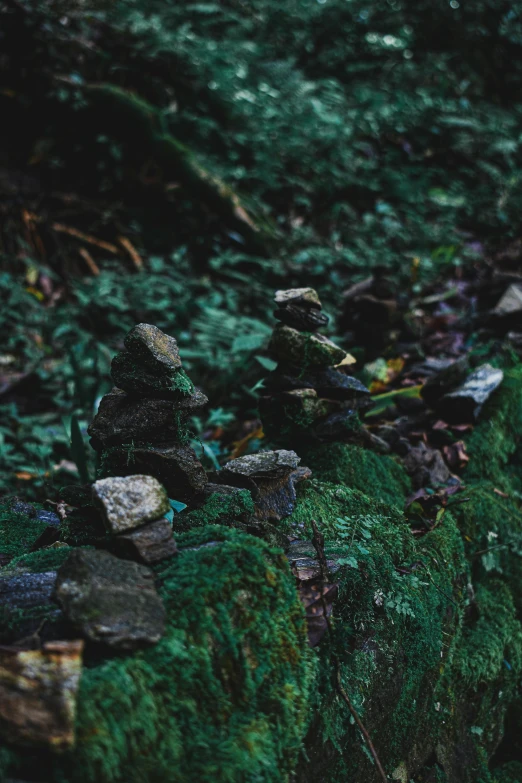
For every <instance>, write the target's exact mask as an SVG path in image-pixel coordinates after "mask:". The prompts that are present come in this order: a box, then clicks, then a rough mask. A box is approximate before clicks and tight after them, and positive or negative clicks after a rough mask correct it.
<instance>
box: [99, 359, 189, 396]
mask: <svg viewBox="0 0 522 783" xmlns="http://www.w3.org/2000/svg"><path fill="white" fill-rule="evenodd" d="M111 377H112V380H113V381H114V383H115V384H116V386H118V387H119V388H120V389H123V390H124V391H126V392H127V393H128V394H132V395H147V396H151V397H161V398H165V399H179V398H180V397H190V396H191V395H192V394H193V393H194V384H193V383H192V381H191V380H190V378H189V377H188V375H187V374H186V372H185V371H184V370H183V369H182V368H178V369H177V370H173V371H171V372H168V373H167V372H164V371H163V372H158V371H156V370H151V369H150V367H148V366H147V365H144V364H141V362H139V361H138V360H137V359H135V357H134V356H133V355H132V354H131V353H130V352H129V351H121V352H120V353H118V354H117V355H116V356H115V357H114V359H113V360H112V364H111Z"/></svg>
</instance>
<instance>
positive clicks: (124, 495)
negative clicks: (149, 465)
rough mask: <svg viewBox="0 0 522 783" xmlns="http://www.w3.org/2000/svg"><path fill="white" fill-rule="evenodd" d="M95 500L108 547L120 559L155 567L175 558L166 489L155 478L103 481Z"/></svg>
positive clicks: (97, 484)
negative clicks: (106, 533) (167, 559)
mask: <svg viewBox="0 0 522 783" xmlns="http://www.w3.org/2000/svg"><path fill="white" fill-rule="evenodd" d="M92 495H93V500H94V503H95V505H96V507H97V508H98V510H99V511H100V512H101V515H102V517H103V521H104V522H105V526H106V529H107V531H108V533H109V538H108V546H109V548H110V549H111V550H112V551H113V552H114V553H115V554H116V555H118V556H119V557H122V558H125V559H128V560H137V561H138V562H140V563H143V564H145V565H152V564H154V563H158V562H159V561H160V560H164V559H165V558H166V557H171V556H172V555H174V554H176V552H177V549H176V544H175V542H174V539H173V537H172V527H171V524H170V522H169V521H168V519H166V518H165V515H166V514H169V513H170V511H171V507H170V503H169V499H168V497H167V493H166V491H165V489H164V487H162V486H161V484H160V483H159V481H158V480H157V479H155V478H153V477H152V476H139V475H137V476H126V477H115V478H106V479H100V481H96V482H95V483H94V484H93V488H92Z"/></svg>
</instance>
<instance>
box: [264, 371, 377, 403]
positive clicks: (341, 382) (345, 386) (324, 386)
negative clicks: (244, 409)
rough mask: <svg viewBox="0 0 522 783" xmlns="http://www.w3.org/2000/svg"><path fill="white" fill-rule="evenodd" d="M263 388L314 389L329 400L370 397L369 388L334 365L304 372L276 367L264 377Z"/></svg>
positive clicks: (276, 390) (274, 389) (271, 389)
mask: <svg viewBox="0 0 522 783" xmlns="http://www.w3.org/2000/svg"><path fill="white" fill-rule="evenodd" d="M264 388H265V390H266V391H267V392H283V391H292V390H294V389H315V391H316V392H317V395H318V396H319V397H326V398H328V399H331V400H344V401H346V400H347V401H350V400H358V399H360V398H364V397H367V398H368V397H370V390H369V389H367V388H366V386H365V385H364V384H363V383H361V381H359V380H357V378H353V377H352V376H351V375H346V374H345V373H344V372H342V371H341V370H337V369H336V368H335V367H326V368H325V369H321V370H317V371H316V372H304V373H300V372H299V370H298V368H288V369H287V368H284V369H282V370H281V369H279V368H277V369H276V370H274V371H273V372H271V373H270V374H269V375H267V377H266V378H265V380H264Z"/></svg>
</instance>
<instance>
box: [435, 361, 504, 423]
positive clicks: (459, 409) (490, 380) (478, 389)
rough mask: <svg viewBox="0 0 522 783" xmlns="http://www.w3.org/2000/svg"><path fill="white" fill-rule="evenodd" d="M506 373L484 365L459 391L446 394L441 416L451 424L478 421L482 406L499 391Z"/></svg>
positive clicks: (441, 406)
mask: <svg viewBox="0 0 522 783" xmlns="http://www.w3.org/2000/svg"><path fill="white" fill-rule="evenodd" d="M503 378H504V373H503V372H502V370H499V369H498V368H495V367H492V366H491V365H490V364H483V365H481V366H480V367H478V368H477V369H476V370H475V371H474V372H472V373H471V375H469V376H468V378H467V379H466V381H465V383H463V384H462V386H460V387H459V388H458V389H456V390H455V391H453V392H450V393H449V394H446V395H445V396H444V397H443V398H442V399H441V400H440V403H439V406H438V408H439V411H440V413H441V415H442V416H443V417H444V418H445V419H447V420H448V421H451V422H461V421H472V420H476V419H477V418H478V417H479V415H480V412H481V410H482V406H483V405H484V403H485V402H486V400H488V399H489V397H490V396H491V394H492V393H493V392H494V391H495V389H497V388H498V387H499V386H500V384H501V383H502V380H503Z"/></svg>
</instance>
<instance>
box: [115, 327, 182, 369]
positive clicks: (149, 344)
mask: <svg viewBox="0 0 522 783" xmlns="http://www.w3.org/2000/svg"><path fill="white" fill-rule="evenodd" d="M124 343H125V348H126V349H127V350H128V351H129V353H131V354H132V356H134V357H135V358H136V359H137V360H138V361H139V362H141V363H142V364H144V365H145V366H146V367H149V368H150V369H151V370H152V371H153V372H156V373H160V374H161V373H163V374H171V373H172V372H175V371H176V370H177V369H179V368H180V367H181V359H180V358H179V349H178V344H177V342H176V340H175V339H174V337H169V335H168V334H165V332H162V331H161V329H158V327H157V326H153V325H152V324H138V325H137V326H135V327H134V328H133V329H131V330H130V332H129V333H128V334H127V336H126V337H125V340H124Z"/></svg>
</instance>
